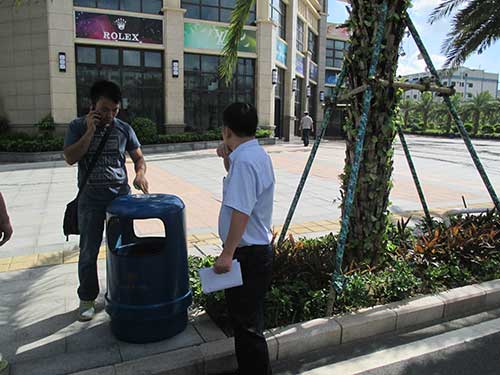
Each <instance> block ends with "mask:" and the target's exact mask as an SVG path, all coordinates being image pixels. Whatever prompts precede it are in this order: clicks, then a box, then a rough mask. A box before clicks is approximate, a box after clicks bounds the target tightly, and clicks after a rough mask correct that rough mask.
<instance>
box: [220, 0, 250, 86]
mask: <svg viewBox="0 0 500 375" xmlns="http://www.w3.org/2000/svg"><path fill="white" fill-rule="evenodd" d="M254 2H255V0H236V5H235V8H234V10H233V13H232V14H231V24H230V25H229V30H228V33H227V35H226V40H225V45H224V48H223V50H222V61H221V63H220V66H219V76H220V77H221V79H223V80H224V81H225V82H226V84H227V85H228V84H229V83H230V82H231V81H232V79H233V72H234V68H235V67H236V63H237V61H238V44H239V43H240V40H241V37H242V35H243V27H244V26H245V23H246V21H247V19H248V16H249V15H250V10H251V9H252V6H253V4H254Z"/></svg>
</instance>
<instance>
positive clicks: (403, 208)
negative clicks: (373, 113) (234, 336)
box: [0, 137, 500, 270]
mask: <svg viewBox="0 0 500 375" xmlns="http://www.w3.org/2000/svg"><path fill="white" fill-rule="evenodd" d="M408 143H409V146H410V148H411V150H412V153H413V156H414V162H415V165H416V167H417V170H418V173H419V176H420V178H421V182H422V186H423V189H424V192H425V194H426V198H427V201H428V204H429V206H430V208H431V210H433V211H435V212H436V211H437V212H440V211H444V210H446V209H450V208H457V207H462V196H465V198H466V200H467V203H468V204H469V205H470V206H475V205H478V206H487V207H491V203H490V199H489V197H488V194H487V193H486V191H485V189H484V187H483V185H482V182H481V180H480V178H479V177H478V174H477V171H476V170H475V168H474V166H473V164H472V161H471V160H470V157H469V156H468V154H467V151H466V150H465V147H464V146H463V144H462V143H461V141H460V140H439V139H438V140H436V139H430V138H424V137H408ZM499 145H500V143H499V142H494V141H480V142H476V146H477V148H478V152H479V154H480V156H481V158H482V160H483V162H484V164H485V168H486V170H487V172H488V173H489V176H490V179H491V181H492V183H493V186H496V187H497V190H499V189H498V187H500V168H499V166H498V160H499V159H500V147H498V146H499ZM266 150H267V151H268V152H269V153H270V155H271V157H272V159H273V163H274V167H275V170H276V181H277V184H276V194H275V202H274V214H273V223H274V225H275V226H276V227H279V226H280V225H282V224H283V222H284V220H285V217H286V214H287V212H288V209H289V205H290V202H291V200H292V198H293V195H294V193H295V190H296V188H297V185H298V182H299V180H300V175H301V173H302V171H303V168H304V166H305V163H306V160H307V157H308V156H309V152H310V148H304V147H303V146H302V145H301V144H296V143H291V144H278V145H274V146H267V147H266ZM344 152H345V146H344V143H343V142H342V141H325V142H324V143H322V145H321V147H320V149H319V151H318V154H317V157H316V160H315V163H314V165H313V168H312V170H311V173H310V175H309V178H308V181H307V183H306V185H305V188H304V192H303V194H302V198H301V200H300V202H299V205H298V207H297V210H296V212H295V216H294V220H293V224H296V225H299V226H300V225H302V224H304V223H308V222H321V221H325V220H328V221H333V222H338V219H339V217H340V209H339V201H340V192H339V180H338V176H339V175H340V174H341V173H342V167H343V161H344ZM147 160H148V174H147V176H148V179H149V181H150V187H151V192H153V193H170V194H176V195H178V196H180V197H181V198H182V199H183V200H184V202H185V203H186V222H187V231H188V235H195V236H199V235H200V236H202V235H204V234H206V235H210V236H212V235H211V234H212V233H217V218H218V212H219V207H220V200H221V180H222V177H223V176H224V173H225V172H224V169H223V166H222V163H221V160H220V159H219V158H217V157H216V156H215V152H214V150H203V151H194V152H184V153H173V154H157V155H147ZM128 167H129V169H130V175H131V176H133V172H132V170H131V167H132V165H131V164H130V163H129V164H128ZM393 180H394V188H393V191H392V193H391V201H392V204H393V206H392V209H393V210H394V211H395V212H397V213H398V214H400V215H403V216H405V213H411V211H414V210H420V204H419V201H418V196H417V193H416V191H415V187H414V185H413V181H412V179H411V175H410V173H409V170H408V166H407V164H406V160H405V159H404V155H403V152H402V150H401V148H400V146H399V145H397V146H396V152H395V163H394V173H393ZM0 191H1V192H2V193H3V194H4V195H5V198H6V201H7V204H8V206H9V211H10V214H11V218H12V222H13V226H14V231H15V233H14V237H13V238H12V240H11V241H10V242H8V243H7V244H6V245H5V246H3V247H2V249H1V252H0V258H10V257H14V256H15V257H17V256H24V255H35V254H40V253H48V252H49V253H50V252H54V251H57V252H61V251H67V252H69V253H71V252H74V251H75V250H77V249H78V242H77V237H76V236H72V237H71V239H70V241H69V242H65V238H64V237H63V234H62V218H63V213H64V209H65V206H66V204H67V203H68V202H69V201H70V200H72V199H73V198H74V196H75V195H76V167H68V166H66V165H65V163H63V162H48V163H35V164H4V165H0ZM136 229H137V232H139V233H140V234H142V235H151V234H158V233H162V232H163V228H161V225H159V224H158V222H154V221H146V222H142V223H141V222H139V223H137V227H136ZM210 239H211V240H214V239H213V237H210ZM214 241H215V240H214ZM31 261H33V259H32V258H27V259H26V260H25V261H24V262H26V263H27V262H31ZM6 262H7V261H5V260H2V261H0V267H1V264H3V265H4V267H3V269H4V270H5V263H6Z"/></svg>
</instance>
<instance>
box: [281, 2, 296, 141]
mask: <svg viewBox="0 0 500 375" xmlns="http://www.w3.org/2000/svg"><path fill="white" fill-rule="evenodd" d="M297 14H298V0H289V2H288V7H287V20H286V37H287V38H286V39H287V43H288V54H287V61H286V65H287V68H288V70H287V71H286V73H285V95H284V98H283V105H284V118H283V138H284V140H285V141H286V142H289V141H290V140H291V139H293V138H294V137H295V135H294V130H295V93H294V92H293V91H292V81H293V78H295V65H296V58H297V43H296V42H297Z"/></svg>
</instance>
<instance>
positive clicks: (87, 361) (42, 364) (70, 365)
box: [11, 345, 121, 375]
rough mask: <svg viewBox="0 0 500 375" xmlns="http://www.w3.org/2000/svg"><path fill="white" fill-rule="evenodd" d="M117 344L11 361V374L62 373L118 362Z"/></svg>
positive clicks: (54, 374)
mask: <svg viewBox="0 0 500 375" xmlns="http://www.w3.org/2000/svg"><path fill="white" fill-rule="evenodd" d="M120 362H121V358H120V352H119V349H118V346H117V345H116V346H113V347H107V348H99V349H96V350H92V351H87V352H80V353H63V354H59V355H56V356H54V357H48V358H42V359H39V360H36V361H23V362H19V363H13V364H12V369H11V375H62V374H70V373H74V372H78V371H83V370H87V369H89V368H96V367H101V366H107V365H112V364H115V363H120Z"/></svg>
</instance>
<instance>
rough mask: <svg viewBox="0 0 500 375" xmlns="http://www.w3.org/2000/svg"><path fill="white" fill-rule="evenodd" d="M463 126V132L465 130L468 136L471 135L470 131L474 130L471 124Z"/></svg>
mask: <svg viewBox="0 0 500 375" xmlns="http://www.w3.org/2000/svg"><path fill="white" fill-rule="evenodd" d="M464 126H465V130H467V133H469V134H470V133H472V130H473V129H474V127H473V126H472V124H469V123H467V124H465V125H464Z"/></svg>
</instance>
